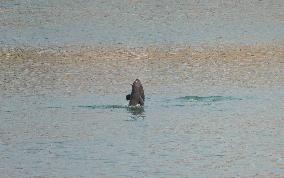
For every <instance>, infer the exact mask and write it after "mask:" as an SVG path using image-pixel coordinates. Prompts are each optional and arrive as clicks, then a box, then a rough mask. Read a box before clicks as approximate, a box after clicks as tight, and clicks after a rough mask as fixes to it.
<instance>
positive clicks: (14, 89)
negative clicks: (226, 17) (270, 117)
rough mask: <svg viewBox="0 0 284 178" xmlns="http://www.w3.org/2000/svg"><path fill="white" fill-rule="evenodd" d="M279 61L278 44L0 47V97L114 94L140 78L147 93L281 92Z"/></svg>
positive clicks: (282, 52) (280, 49) (283, 55)
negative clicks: (237, 89) (219, 90)
mask: <svg viewBox="0 0 284 178" xmlns="http://www.w3.org/2000/svg"><path fill="white" fill-rule="evenodd" d="M283 59H284V48H283V46H282V45H250V46H249V45H247V46H218V47H210V46H203V47H189V46H174V47H169V46H149V47H141V48H126V47H88V46H84V47H82V46H80V47H78V46H71V47H70V46H69V47H54V48H52V47H47V48H34V47H26V48H13V47H10V48H9V47H6V48H4V47H3V48H2V49H1V51H0V60H1V66H0V67H1V72H0V73H1V85H0V86H1V94H2V95H6V94H7V95H9V93H10V94H12V95H13V94H15V93H17V94H22V95H25V94H28V93H30V92H34V94H51V93H49V92H54V90H55V91H59V92H65V94H67V93H68V94H76V93H81V92H86V93H96V94H109V93H114V94H119V93H125V92H126V91H125V89H127V87H125V86H128V84H129V82H131V81H133V80H135V79H136V78H140V79H141V80H142V81H144V85H145V87H146V88H151V91H152V92H153V93H155V92H169V91H171V92H174V91H176V89H178V91H180V90H187V91H190V92H197V93H200V92H202V90H201V91H200V88H203V89H204V91H203V92H210V88H211V87H213V88H214V87H216V88H226V87H234V88H242V87H244V88H260V89H261V88H282V87H283V84H284V81H283V77H282V76H283V68H284V66H283V65H284V64H283ZM162 86H165V87H162ZM184 86H190V87H184ZM148 92H149V91H148ZM30 94H32V93H30Z"/></svg>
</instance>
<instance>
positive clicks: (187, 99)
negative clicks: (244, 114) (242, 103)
mask: <svg viewBox="0 0 284 178" xmlns="http://www.w3.org/2000/svg"><path fill="white" fill-rule="evenodd" d="M177 100H181V101H185V102H218V101H231V100H242V99H241V98H236V97H233V96H183V97H179V98H177Z"/></svg>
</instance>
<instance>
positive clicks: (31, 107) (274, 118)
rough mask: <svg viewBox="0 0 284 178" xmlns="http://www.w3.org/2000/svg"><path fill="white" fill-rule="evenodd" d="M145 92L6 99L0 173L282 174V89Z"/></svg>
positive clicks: (62, 174) (79, 174) (0, 146)
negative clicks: (139, 97) (132, 104)
mask: <svg viewBox="0 0 284 178" xmlns="http://www.w3.org/2000/svg"><path fill="white" fill-rule="evenodd" d="M146 91H147V97H146V106H145V107H144V108H129V107H127V102H126V101H125V100H124V99H125V96H124V95H123V94H122V95H114V96H96V95H81V96H73V97H60V96H58V97H55V96H11V97H1V104H0V106H1V107H0V108H1V110H0V112H1V116H0V119H1V126H0V130H1V132H0V141H1V142H0V153H1V154H0V155H1V161H0V172H1V175H2V176H3V177H29V176H47V177H77V176H78V177H238V176H249V177H250V176H254V175H257V174H258V175H265V176H269V177H274V176H276V175H278V176H279V177H281V176H283V175H284V169H283V164H284V155H283V147H284V142H283V136H284V131H283V124H284V120H283V107H284V105H283V103H284V102H283V97H284V95H283V91H282V90H279V89H275V90H269V91H263V90H261V91H259V90H257V89H254V90H249V89H238V90H233V89H232V90H228V92H227V93H226V92H225V93H223V95H204V96H195V95H194V94H193V93H180V94H178V95H157V94H151V89H148V90H147V89H146ZM211 92H212V93H214V92H215V93H219V92H218V91H211Z"/></svg>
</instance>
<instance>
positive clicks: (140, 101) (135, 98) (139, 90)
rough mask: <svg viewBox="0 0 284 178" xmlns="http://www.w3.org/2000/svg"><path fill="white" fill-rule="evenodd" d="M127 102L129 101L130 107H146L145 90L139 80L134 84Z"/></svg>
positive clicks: (127, 96)
mask: <svg viewBox="0 0 284 178" xmlns="http://www.w3.org/2000/svg"><path fill="white" fill-rule="evenodd" d="M126 100H129V106H139V105H140V106H144V101H145V95H144V89H143V86H142V84H141V82H140V80H139V79H136V80H135V81H134V82H133V84H132V91H131V94H129V95H126Z"/></svg>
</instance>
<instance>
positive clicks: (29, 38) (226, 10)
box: [0, 0, 284, 47]
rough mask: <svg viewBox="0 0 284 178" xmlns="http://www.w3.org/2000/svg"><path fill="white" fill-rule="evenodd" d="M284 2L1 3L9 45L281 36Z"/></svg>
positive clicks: (0, 27) (2, 36)
mask: <svg viewBox="0 0 284 178" xmlns="http://www.w3.org/2000/svg"><path fill="white" fill-rule="evenodd" d="M283 12H284V4H283V1H282V0H273V1H262V0H260V1H258V0H253V1H246V0H240V1H231V0H227V1H223V0H215V1H208V0H192V1H188V0H179V1H170V0H166V1H163V2H160V1H151V0H146V1H139V0H120V1H116V0H109V1H104V0H99V1H91V0H87V1H86V0H84V1H82V0H44V1H43V0H25V1H22V0H12V1H1V4H0V43H1V44H9V45H16V46H21V45H27V46H31V45H32V46H39V45H40V46H46V45H58V46H62V45H74V44H77V45H78V44H80V45H94V44H95V45H97V44H103V45H109V44H112V45H117V44H120V45H125V46H132V47H133V46H143V45H152V44H161V43H165V44H191V45H198V44H213V45H216V44H224V43H238V44H255V43H266V42H271V41H277V42H283V40H284V39H283V33H284V31H283V29H284V19H283V16H284V15H283Z"/></svg>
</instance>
